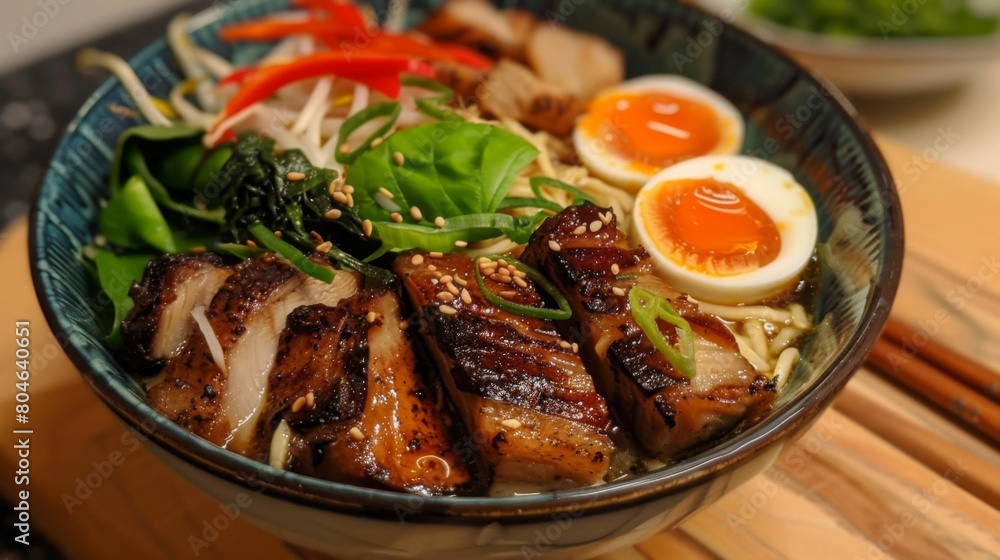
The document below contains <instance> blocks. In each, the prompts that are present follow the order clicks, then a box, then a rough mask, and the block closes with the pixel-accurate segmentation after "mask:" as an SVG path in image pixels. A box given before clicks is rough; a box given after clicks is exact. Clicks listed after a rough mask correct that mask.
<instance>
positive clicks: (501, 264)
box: [497, 259, 509, 268]
mask: <svg viewBox="0 0 1000 560" xmlns="http://www.w3.org/2000/svg"><path fill="white" fill-rule="evenodd" d="M497 266H499V267H502V268H507V267H508V266H509V265H508V264H507V261H505V260H503V259H497Z"/></svg>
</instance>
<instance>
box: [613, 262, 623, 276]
mask: <svg viewBox="0 0 1000 560" xmlns="http://www.w3.org/2000/svg"><path fill="white" fill-rule="evenodd" d="M621 271H622V269H621V267H620V266H618V265H617V264H613V265H611V274H614V275H616V276H617V275H618V273H619V272H621Z"/></svg>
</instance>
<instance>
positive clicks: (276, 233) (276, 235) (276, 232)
mask: <svg viewBox="0 0 1000 560" xmlns="http://www.w3.org/2000/svg"><path fill="white" fill-rule="evenodd" d="M274 236H275V237H279V238H280V237H281V232H280V231H279V230H274Z"/></svg>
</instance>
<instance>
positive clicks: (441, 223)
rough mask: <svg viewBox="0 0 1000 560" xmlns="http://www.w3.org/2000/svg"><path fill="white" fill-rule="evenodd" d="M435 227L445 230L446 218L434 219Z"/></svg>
mask: <svg viewBox="0 0 1000 560" xmlns="http://www.w3.org/2000/svg"><path fill="white" fill-rule="evenodd" d="M434 226H435V227H438V228H443V227H444V218H442V217H441V216H438V217H437V218H434Z"/></svg>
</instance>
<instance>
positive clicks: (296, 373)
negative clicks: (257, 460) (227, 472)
mask: <svg viewBox="0 0 1000 560" xmlns="http://www.w3.org/2000/svg"><path fill="white" fill-rule="evenodd" d="M425 373H426V372H425V371H424V370H423V368H422V367H421V364H420V363H418V361H417V358H416V356H415V354H414V351H413V346H412V344H411V342H410V340H409V339H408V337H407V332H406V331H405V330H404V328H403V319H402V316H401V314H400V301H399V297H398V296H397V295H396V294H395V293H394V292H392V291H388V290H384V289H377V290H376V289H372V290H365V291H363V292H361V293H359V294H358V295H356V296H354V297H352V298H350V299H348V300H345V301H343V302H341V303H340V305H339V306H337V307H329V306H326V305H312V306H307V307H300V308H299V309H297V310H295V311H294V312H292V314H291V315H290V316H289V318H288V325H287V326H286V327H285V330H284V331H283V332H282V334H281V339H280V344H279V348H278V355H277V360H276V364H275V367H274V370H273V372H272V373H271V376H270V380H269V388H268V404H267V408H266V410H265V412H264V416H263V418H265V420H264V421H263V422H261V428H260V429H261V438H260V440H261V441H263V442H265V443H270V442H272V439H273V440H274V445H272V446H271V448H270V450H269V452H268V455H269V457H268V456H267V455H265V456H264V457H261V458H262V459H269V460H270V461H271V462H272V464H277V465H282V466H285V467H288V468H291V469H292V470H295V471H296V472H301V473H305V474H310V475H313V476H318V477H321V478H324V479H328V480H335V481H339V482H344V483H348V484H355V485H362V486H369V487H381V488H388V489H392V490H399V491H409V492H417V493H423V494H431V495H439V494H454V493H457V492H460V491H461V490H462V489H463V487H465V486H467V485H468V484H469V481H470V480H471V476H470V473H469V468H468V466H467V464H466V461H465V460H464V458H463V457H461V456H460V455H459V454H458V453H457V450H458V449H459V446H458V444H457V440H456V439H455V438H454V437H453V433H454V429H455V426H452V420H451V417H450V415H449V414H448V412H447V411H446V409H445V402H444V398H443V394H442V391H441V388H440V385H439V384H436V383H429V382H428V381H427V380H426V378H425V375H424V374H425ZM281 421H284V422H285V423H286V424H287V425H288V426H289V427H290V428H291V432H292V433H293V434H294V435H293V436H291V437H290V438H288V440H287V441H288V443H287V447H286V445H285V444H284V442H283V441H281V438H282V434H281V430H280V429H278V430H277V431H278V437H274V433H275V430H276V428H278V426H279V423H280V422H281Z"/></svg>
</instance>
